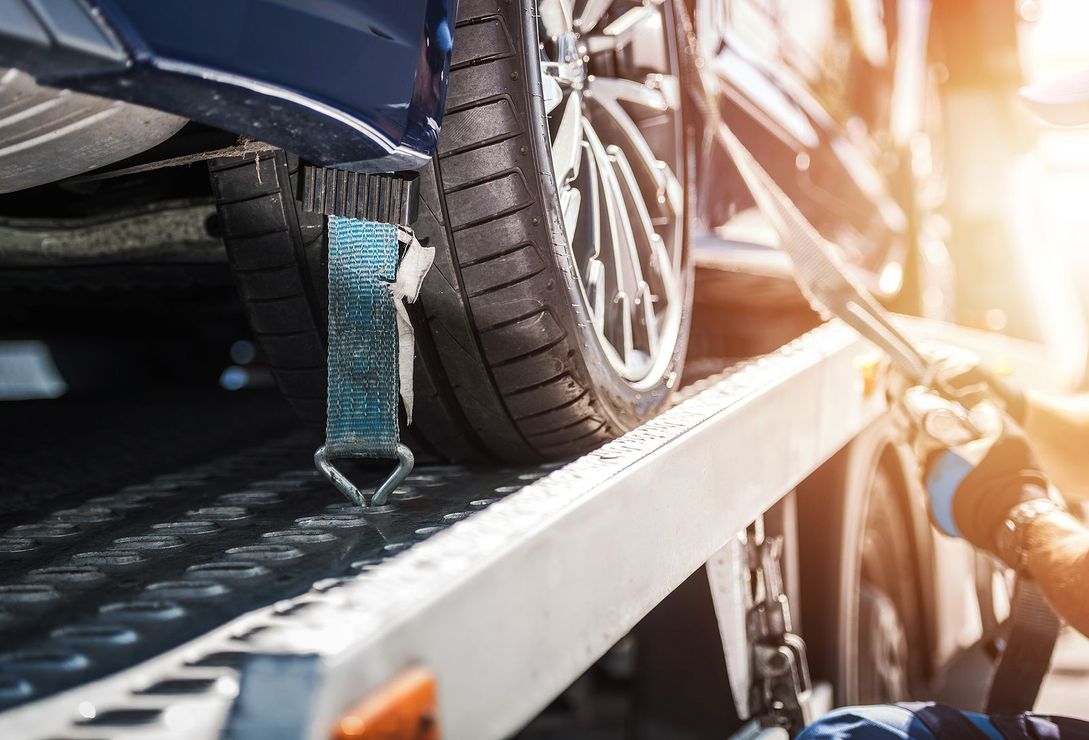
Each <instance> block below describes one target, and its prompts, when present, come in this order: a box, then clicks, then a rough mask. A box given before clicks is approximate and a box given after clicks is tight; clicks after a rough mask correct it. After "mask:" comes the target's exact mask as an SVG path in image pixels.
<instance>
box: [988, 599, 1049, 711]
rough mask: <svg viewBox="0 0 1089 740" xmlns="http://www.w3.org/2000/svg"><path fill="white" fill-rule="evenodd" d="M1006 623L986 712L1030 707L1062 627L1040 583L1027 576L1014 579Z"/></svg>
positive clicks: (1038, 690) (1034, 700)
mask: <svg viewBox="0 0 1089 740" xmlns="http://www.w3.org/2000/svg"><path fill="white" fill-rule="evenodd" d="M1007 624H1008V625H1009V633H1008V635H1007V637H1006V649H1005V650H1003V651H1002V656H1001V657H1000V658H999V659H998V665H997V666H996V667H995V671H994V674H993V675H992V676H991V687H990V689H988V691H987V705H986V709H985V711H986V713H987V714H1018V713H1020V712H1028V711H1031V710H1032V707H1033V705H1034V704H1035V703H1036V696H1037V695H1038V694H1039V693H1040V684H1042V683H1043V681H1044V676H1046V675H1047V670H1048V667H1049V666H1050V665H1051V653H1052V651H1054V649H1055V640H1056V639H1058V637H1059V629H1060V628H1061V627H1062V623H1061V622H1060V621H1059V618H1058V617H1057V616H1056V615H1055V612H1054V611H1053V610H1052V608H1051V605H1050V604H1048V603H1047V599H1045V598H1044V595H1043V593H1041V591H1040V587H1039V586H1037V585H1036V583H1034V582H1033V581H1031V580H1029V579H1028V578H1019V579H1018V582H1017V588H1016V590H1015V591H1014V595H1013V602H1012V604H1011V605H1010V617H1009V620H1007Z"/></svg>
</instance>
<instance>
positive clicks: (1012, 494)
mask: <svg viewBox="0 0 1089 740" xmlns="http://www.w3.org/2000/svg"><path fill="white" fill-rule="evenodd" d="M926 489H927V492H928V493H929V494H930V516H931V519H932V521H933V522H934V524H935V525H936V526H937V527H938V528H939V529H941V530H942V531H943V532H945V533H946V534H948V535H952V536H954V537H963V538H964V539H966V540H968V542H970V543H972V544H973V545H974V546H976V547H978V548H981V549H983V550H987V551H988V552H992V553H994V552H996V543H995V535H997V533H998V531H999V528H1000V527H1001V526H1002V525H1003V523H1004V522H1005V520H1006V517H1007V515H1008V514H1009V511H1010V509H1012V508H1013V507H1014V506H1016V505H1017V504H1019V503H1021V502H1023V501H1028V500H1031V499H1034V498H1047V497H1048V495H1047V478H1046V477H1045V476H1044V474H1043V471H1042V470H1041V469H1040V465H1039V463H1037V462H1036V456H1035V455H1034V454H1033V452H1032V448H1031V447H1029V443H1028V440H1027V439H1026V438H1025V434H1024V432H1023V431H1022V430H1021V428H1020V427H1019V426H1017V424H1016V423H1015V422H1014V421H1013V420H1012V419H1010V418H1008V417H1004V418H1002V419H1001V423H1000V424H999V425H998V429H997V431H996V432H994V433H992V434H989V435H987V436H985V437H984V438H982V439H977V440H975V441H972V442H968V443H967V444H963V445H960V446H958V447H953V448H950V449H947V450H945V451H943V452H939V453H937V454H935V455H934V456H933V457H932V458H931V462H930V465H929V466H928V472H927V476H926Z"/></svg>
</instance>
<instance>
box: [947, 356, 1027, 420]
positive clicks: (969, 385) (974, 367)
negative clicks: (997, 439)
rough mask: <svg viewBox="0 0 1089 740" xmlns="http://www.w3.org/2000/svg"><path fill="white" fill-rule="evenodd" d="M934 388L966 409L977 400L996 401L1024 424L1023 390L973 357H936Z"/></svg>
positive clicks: (1011, 416)
mask: <svg viewBox="0 0 1089 740" xmlns="http://www.w3.org/2000/svg"><path fill="white" fill-rule="evenodd" d="M934 388H935V389H936V390H937V391H938V392H939V393H941V394H942V395H944V396H946V397H947V398H951V399H952V400H954V401H958V402H959V403H960V404H961V405H962V406H965V407H967V408H972V407H973V406H975V405H976V404H978V403H979V402H980V401H985V400H990V401H993V402H996V403H997V404H998V405H999V406H1001V407H1002V408H1003V409H1004V410H1005V412H1006V414H1007V415H1009V417H1010V418H1011V419H1013V421H1015V422H1016V423H1018V424H1024V423H1025V414H1026V412H1027V411H1028V401H1027V399H1026V398H1025V391H1024V389H1023V388H1022V387H1021V386H1020V385H1018V384H1017V383H1015V382H1013V381H1011V380H1007V379H1005V378H1002V377H1000V376H999V375H997V374H996V373H993V372H991V371H990V370H988V369H987V368H985V367H984V366H983V365H982V364H981V363H980V361H979V359H978V358H976V357H972V356H967V357H960V358H949V359H944V360H939V361H938V362H937V363H936V371H935V374H934Z"/></svg>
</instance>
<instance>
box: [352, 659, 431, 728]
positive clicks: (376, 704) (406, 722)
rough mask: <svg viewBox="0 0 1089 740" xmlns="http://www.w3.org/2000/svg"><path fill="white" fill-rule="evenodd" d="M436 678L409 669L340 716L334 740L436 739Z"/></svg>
mask: <svg viewBox="0 0 1089 740" xmlns="http://www.w3.org/2000/svg"><path fill="white" fill-rule="evenodd" d="M439 737H440V734H439V715H438V704H437V700H436V691H435V676H434V675H433V674H432V673H431V672H430V671H428V670H426V669H424V668H409V669H407V670H405V671H403V672H401V673H399V674H398V675H397V676H396V677H395V678H394V679H393V680H391V681H390V682H389V683H387V684H385V685H384V686H382V687H381V688H380V689H378V690H377V691H375V692H374V693H373V694H371V695H369V696H367V697H366V698H364V699H363V700H362V701H360V702H359V703H358V704H356V705H355V706H354V707H352V708H351V709H350V710H348V711H347V712H345V713H344V715H343V716H341V718H340V720H339V721H338V722H337V724H336V726H335V727H334V728H333V732H332V738H333V740H439Z"/></svg>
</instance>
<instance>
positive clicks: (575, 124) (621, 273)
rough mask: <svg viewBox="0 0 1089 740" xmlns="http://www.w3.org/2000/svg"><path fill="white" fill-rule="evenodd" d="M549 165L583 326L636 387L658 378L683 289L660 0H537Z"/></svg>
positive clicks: (673, 127) (674, 137)
mask: <svg viewBox="0 0 1089 740" xmlns="http://www.w3.org/2000/svg"><path fill="white" fill-rule="evenodd" d="M538 11H539V17H540V21H539V29H538V32H539V39H540V48H541V77H542V89H543V92H544V102H545V111H546V112H547V114H548V119H549V120H548V126H549V132H550V136H551V153H552V166H553V172H554V175H555V179H556V187H557V191H558V193H559V199H560V209H561V213H562V217H563V225H564V233H565V236H566V238H567V248H568V249H569V250H570V256H571V258H572V262H573V264H574V266H575V269H576V270H577V272H578V275H577V277H578V284H579V288H580V290H581V294H582V295H581V298H582V299H583V300H584V301H585V305H586V308H587V312H588V314H589V315H590V317H591V320H592V322H593V328H594V334H595V336H596V337H597V339H598V341H599V343H600V345H601V348H602V350H603V351H604V354H605V355H606V357H607V358H608V359H609V362H610V364H611V365H612V366H613V368H614V369H615V370H616V372H617V373H618V374H619V375H620V376H621V377H623V378H624V379H625V380H627V381H629V382H630V383H632V384H633V385H635V386H636V387H639V386H646V387H650V386H653V385H655V384H657V383H658V382H660V380H661V377H662V375H663V373H665V372H666V371H667V370H668V368H669V363H670V358H671V356H672V354H673V350H674V347H675V345H676V342H677V338H678V335H679V332H680V326H681V321H682V313H683V310H682V309H683V305H684V297H685V296H684V291H685V290H686V282H685V278H684V275H685V266H684V259H685V255H684V254H683V248H684V209H685V193H684V186H683V174H682V173H683V171H684V146H683V136H684V132H683V124H682V117H681V103H680V85H679V71H680V61H679V56H678V47H677V38H676V33H675V24H674V19H673V15H672V8H671V5H670V4H669V3H668V2H663V1H662V0H657V1H655V0H648V1H647V2H630V1H628V2H625V1H622V0H540V2H539V7H538Z"/></svg>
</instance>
